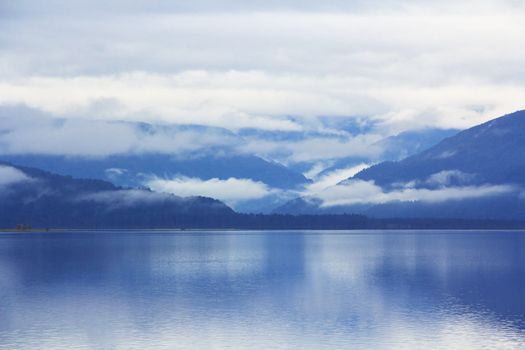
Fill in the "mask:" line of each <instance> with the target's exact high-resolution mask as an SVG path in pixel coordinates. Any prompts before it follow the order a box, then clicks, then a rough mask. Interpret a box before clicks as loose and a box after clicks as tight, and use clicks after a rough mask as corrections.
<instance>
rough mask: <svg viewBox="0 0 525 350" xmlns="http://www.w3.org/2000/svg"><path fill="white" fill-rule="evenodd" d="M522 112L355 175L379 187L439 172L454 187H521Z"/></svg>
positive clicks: (524, 169)
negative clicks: (447, 173)
mask: <svg viewBox="0 0 525 350" xmlns="http://www.w3.org/2000/svg"><path fill="white" fill-rule="evenodd" d="M524 150H525V111H518V112H515V113H512V114H508V115H505V116H503V117H500V118H497V119H493V120H491V121H489V122H486V123H484V124H481V125H478V126H475V127H473V128H470V129H467V130H465V131H462V132H460V133H458V134H457V135H455V136H452V137H449V138H446V139H445V140H443V141H441V142H440V143H439V144H437V145H436V146H434V147H431V148H429V149H427V150H426V151H423V152H420V153H418V154H416V155H414V156H411V157H408V158H406V159H404V160H402V161H399V162H384V163H381V164H378V165H375V166H372V167H370V168H368V169H365V170H363V171H361V172H360V173H358V174H356V175H355V177H354V178H355V179H360V180H365V181H368V180H372V181H374V182H375V183H376V184H377V185H379V186H382V187H385V186H386V187H392V186H394V185H396V184H397V183H407V182H410V181H418V186H420V187H429V186H432V184H431V183H428V182H427V183H425V181H424V180H426V179H428V178H429V177H431V176H432V175H435V174H438V173H440V172H443V171H447V172H450V173H449V174H450V176H449V181H450V182H454V183H457V184H461V183H463V184H466V183H468V184H471V185H473V184H485V183H491V184H519V185H524V184H525V177H524V176H523V174H525V152H524Z"/></svg>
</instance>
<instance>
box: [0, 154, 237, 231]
mask: <svg viewBox="0 0 525 350" xmlns="http://www.w3.org/2000/svg"><path fill="white" fill-rule="evenodd" d="M233 214H234V212H233V211H232V210H231V209H230V208H229V207H227V206H226V205H224V204H223V203H221V202H219V201H217V200H214V199H210V198H204V197H191V198H181V197H177V196H174V195H169V194H162V193H155V192H151V191H147V190H135V189H122V188H119V187H116V186H114V185H113V184H111V183H109V182H105V181H101V180H82V179H74V178H71V177H69V176H61V175H56V174H52V173H48V172H46V171H42V170H39V169H35V168H28V167H17V166H13V165H11V164H8V163H3V162H1V163H0V227H14V226H15V225H16V224H30V225H32V226H38V227H49V226H52V227H57V226H58V227H106V228H107V227H122V228H124V227H135V228H137V227H179V226H181V225H182V226H184V225H190V224H191V225H192V226H197V227H198V226H199V225H206V222H208V221H209V220H217V218H219V220H221V219H220V218H227V217H228V216H230V215H233Z"/></svg>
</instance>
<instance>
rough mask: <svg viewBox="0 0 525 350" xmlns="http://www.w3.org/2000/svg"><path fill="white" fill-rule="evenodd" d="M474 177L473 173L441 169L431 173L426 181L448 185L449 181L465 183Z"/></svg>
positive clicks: (430, 183)
mask: <svg viewBox="0 0 525 350" xmlns="http://www.w3.org/2000/svg"><path fill="white" fill-rule="evenodd" d="M474 177H475V176H474V175H473V174H467V173H464V172H462V171H459V170H443V171H440V172H439V173H435V174H432V175H431V176H430V177H429V178H428V179H427V181H426V183H427V184H429V185H435V186H449V185H450V184H451V183H460V184H467V183H468V182H469V181H471V180H472V179H474Z"/></svg>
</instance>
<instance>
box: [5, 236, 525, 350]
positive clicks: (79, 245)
mask: <svg viewBox="0 0 525 350" xmlns="http://www.w3.org/2000/svg"><path fill="white" fill-rule="evenodd" d="M0 349H17V350H18V349H31V350H34V349H97V350H99V349H141V350H142V349H447V350H448V349H491V350H492V349H525V233H524V232H517V231H507V232H505V231H501V232H499V231H348V232H334V231H326V232H323V231H297V232H292V231H285V232H278V231H268V232H262V231H261V232H218V231H217V232H212V231H209V232H204V231H140V232H109V231H108V232H61V233H27V234H26V233H1V234H0Z"/></svg>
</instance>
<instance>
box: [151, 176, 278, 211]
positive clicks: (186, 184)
mask: <svg viewBox="0 0 525 350" xmlns="http://www.w3.org/2000/svg"><path fill="white" fill-rule="evenodd" d="M147 186H149V187H150V188H151V189H152V190H154V191H158V192H167V193H173V194H176V195H178V196H182V197H188V196H205V197H211V198H215V199H219V200H221V201H224V202H226V203H227V204H230V205H235V204H236V203H237V202H240V201H246V200H251V199H259V198H263V197H265V196H268V195H270V194H271V193H273V192H274V191H275V190H272V189H271V188H269V187H268V186H267V185H266V184H264V183H262V182H256V181H253V180H250V179H237V178H229V179H226V180H221V179H216V178H214V179H209V180H202V179H199V178H189V177H177V178H173V179H161V178H153V179H151V180H150V181H148V182H147Z"/></svg>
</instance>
